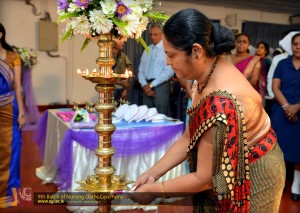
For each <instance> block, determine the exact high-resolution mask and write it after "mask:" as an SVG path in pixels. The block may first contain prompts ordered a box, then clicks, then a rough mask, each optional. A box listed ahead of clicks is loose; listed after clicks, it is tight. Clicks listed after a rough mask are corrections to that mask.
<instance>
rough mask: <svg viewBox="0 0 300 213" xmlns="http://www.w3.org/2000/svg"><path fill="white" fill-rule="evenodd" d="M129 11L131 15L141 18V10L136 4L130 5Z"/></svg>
mask: <svg viewBox="0 0 300 213" xmlns="http://www.w3.org/2000/svg"><path fill="white" fill-rule="evenodd" d="M130 9H131V10H132V13H133V14H135V15H136V16H138V17H141V16H143V8H142V7H141V6H140V5H138V4H136V3H135V4H132V5H130Z"/></svg>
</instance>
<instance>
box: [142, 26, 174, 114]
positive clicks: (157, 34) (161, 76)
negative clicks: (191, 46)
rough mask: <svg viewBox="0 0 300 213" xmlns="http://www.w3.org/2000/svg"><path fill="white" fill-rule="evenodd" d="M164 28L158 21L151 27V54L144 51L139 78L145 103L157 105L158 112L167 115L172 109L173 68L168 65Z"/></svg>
mask: <svg viewBox="0 0 300 213" xmlns="http://www.w3.org/2000/svg"><path fill="white" fill-rule="evenodd" d="M162 36H163V33H162V30H161V28H160V26H159V25H158V24H156V23H154V24H152V25H151V27H150V38H151V43H152V44H151V45H150V46H148V47H149V50H150V54H148V53H147V52H146V51H144V52H143V54H142V57H141V62H140V66H139V73H138V79H139V83H140V84H141V86H142V89H143V104H144V105H147V106H148V107H149V108H150V107H156V108H157V111H158V113H161V114H165V115H167V114H168V113H169V111H170V88H171V84H170V78H171V77H172V76H173V75H174V72H173V70H172V68H171V67H170V66H168V65H166V54H165V52H164V48H163V43H162Z"/></svg>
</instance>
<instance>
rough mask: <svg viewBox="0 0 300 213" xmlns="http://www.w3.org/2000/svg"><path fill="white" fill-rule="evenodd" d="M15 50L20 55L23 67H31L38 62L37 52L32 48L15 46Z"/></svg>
mask: <svg viewBox="0 0 300 213" xmlns="http://www.w3.org/2000/svg"><path fill="white" fill-rule="evenodd" d="M16 50H17V51H18V53H19V55H20V58H21V61H22V65H23V66H24V67H29V68H31V67H32V66H33V65H36V64H37V63H38V60H37V54H36V52H35V51H34V50H33V49H32V48H27V47H24V48H16Z"/></svg>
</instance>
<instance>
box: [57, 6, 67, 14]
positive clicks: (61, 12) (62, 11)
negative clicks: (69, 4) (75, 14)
mask: <svg viewBox="0 0 300 213" xmlns="http://www.w3.org/2000/svg"><path fill="white" fill-rule="evenodd" d="M65 13H66V12H65V10H60V9H59V8H57V14H58V16H61V15H63V14H65Z"/></svg>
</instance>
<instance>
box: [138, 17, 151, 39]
mask: <svg viewBox="0 0 300 213" xmlns="http://www.w3.org/2000/svg"><path fill="white" fill-rule="evenodd" d="M148 23H149V20H148V18H147V17H144V16H143V17H142V18H141V21H140V24H139V26H138V28H137V30H136V33H135V38H136V39H138V38H140V37H141V36H142V33H143V31H145V30H146V29H147V25H148Z"/></svg>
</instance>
